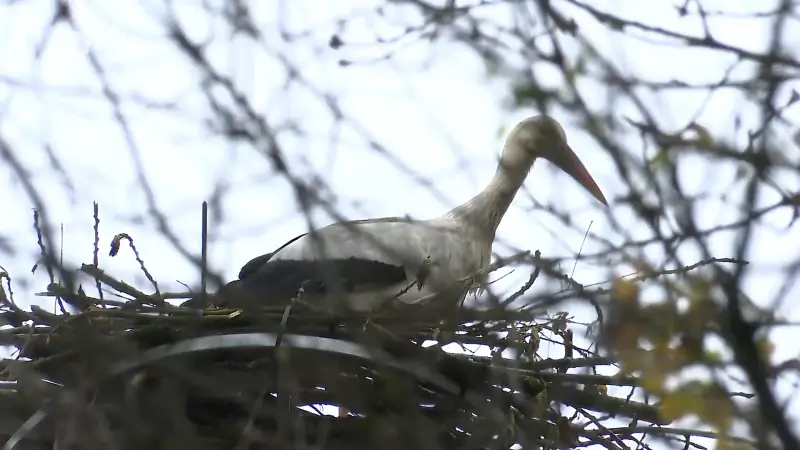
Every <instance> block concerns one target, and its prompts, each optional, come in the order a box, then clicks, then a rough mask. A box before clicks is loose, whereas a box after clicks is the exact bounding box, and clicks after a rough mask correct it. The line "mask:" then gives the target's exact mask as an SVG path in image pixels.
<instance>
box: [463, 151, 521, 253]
mask: <svg viewBox="0 0 800 450" xmlns="http://www.w3.org/2000/svg"><path fill="white" fill-rule="evenodd" d="M533 161H534V157H532V156H530V154H527V153H526V152H519V151H510V149H509V148H506V149H504V151H503V154H502V156H501V157H500V164H498V166H497V171H496V172H495V174H494V176H493V177H492V180H491V181H490V182H489V184H488V186H486V188H485V189H484V190H483V191H481V192H480V193H479V194H478V195H476V196H475V197H472V198H471V199H470V200H469V201H467V202H466V203H464V204H463V205H461V206H459V207H457V208H455V209H453V210H452V211H450V212H449V213H448V216H450V217H453V218H457V219H459V220H463V221H465V222H466V223H468V224H469V225H470V227H471V228H474V229H475V231H477V232H479V233H480V235H481V237H484V236H485V237H488V238H491V239H494V236H495V233H496V232H497V227H498V226H499V225H500V221H501V220H503V216H504V215H505V213H506V211H508V207H509V206H510V205H511V202H512V201H513V200H514V196H515V195H516V194H517V191H518V190H519V188H520V187H521V186H522V183H524V182H525V178H526V177H527V176H528V173H529V172H530V170H531V167H532V166H533Z"/></svg>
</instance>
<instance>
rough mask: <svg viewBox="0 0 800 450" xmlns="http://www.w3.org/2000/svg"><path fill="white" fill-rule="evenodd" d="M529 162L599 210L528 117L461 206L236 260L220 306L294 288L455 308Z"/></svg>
mask: <svg viewBox="0 0 800 450" xmlns="http://www.w3.org/2000/svg"><path fill="white" fill-rule="evenodd" d="M537 158H543V159H546V160H549V161H550V162H552V163H553V164H555V165H556V166H558V167H559V168H560V169H561V170H563V171H564V172H566V173H567V174H568V175H570V176H571V177H572V178H573V179H575V180H576V181H578V183H580V184H581V185H582V186H583V187H584V188H585V189H586V190H588V191H589V192H590V193H591V194H592V195H593V196H594V197H595V198H596V199H597V200H599V201H600V202H601V203H603V204H604V205H607V202H606V199H605V197H604V196H603V194H602V192H601V191H600V189H599V188H598V187H597V184H596V183H595V182H594V180H593V179H592V177H591V175H589V172H588V171H587V170H586V168H585V167H584V166H583V164H582V163H581V161H580V160H579V159H578V157H577V155H575V153H574V152H573V151H572V149H571V148H570V147H569V145H568V144H567V139H566V135H565V134H564V130H563V129H562V127H561V125H559V123H558V122H557V121H556V120H554V119H552V118H550V117H547V116H535V117H530V118H528V119H526V120H523V121H522V122H520V123H519V124H518V125H517V126H516V127H514V129H513V130H512V131H511V133H510V134H509V136H508V138H507V140H506V144H505V147H504V149H503V152H502V155H501V157H500V164H499V165H498V168H497V171H496V173H495V175H494V177H493V178H492V180H491V181H490V182H489V185H488V186H487V187H486V188H485V189H484V190H483V191H482V192H480V193H479V194H478V195H476V196H475V197H473V198H472V199H470V200H469V201H467V202H466V203H464V204H462V205H461V206H458V207H456V208H454V209H452V210H451V211H449V212H447V213H445V214H444V215H442V216H440V217H437V218H434V219H430V220H419V221H415V220H410V219H404V218H397V217H388V218H380V219H370V220H358V221H352V222H343V223H337V224H333V225H329V226H327V227H324V228H321V229H318V230H315V231H312V232H310V233H306V234H303V235H300V236H298V237H296V238H294V239H292V240H291V241H289V242H287V243H286V244H284V245H283V246H281V247H280V248H278V249H277V250H275V251H274V252H272V253H270V254H266V255H262V256H259V257H257V258H255V259H253V260H251V261H250V262H248V263H247V264H245V266H244V267H242V270H241V272H240V273H239V280H238V281H234V282H232V283H231V284H230V285H229V286H231V287H235V288H236V289H235V292H236V293H237V294H236V295H235V296H230V295H228V296H226V297H227V298H226V299H225V301H224V304H225V305H226V306H248V305H259V304H261V305H266V304H269V303H275V302H285V301H286V300H288V299H290V298H292V297H295V296H296V295H297V293H298V291H299V290H300V288H303V292H304V294H303V299H304V301H306V302H308V303H311V304H315V305H318V306H319V307H323V308H325V309H334V310H339V307H341V306H344V307H345V310H346V309H352V310H357V311H370V310H375V309H377V308H378V307H380V306H382V305H385V304H386V303H387V302H391V301H392V299H396V300H398V301H400V302H403V303H416V302H417V301H419V300H420V299H423V298H425V299H431V301H434V302H446V303H448V304H450V303H452V304H454V305H455V304H456V303H458V302H459V301H460V300H462V299H463V298H464V296H465V295H466V293H467V289H466V288H464V287H463V285H461V286H459V285H458V284H457V283H456V282H457V280H461V279H464V278H467V277H470V276H472V275H474V274H475V273H476V272H478V271H480V270H481V269H485V268H486V267H487V266H488V265H489V264H490V260H491V254H492V243H493V241H494V237H495V232H496V231H497V227H498V225H499V224H500V221H501V220H502V218H503V215H504V214H505V212H506V210H507V209H508V207H509V205H510V204H511V201H512V200H513V199H514V196H515V195H516V193H517V191H518V190H519V188H520V186H522V184H523V182H524V181H525V178H526V177H527V175H528V172H529V171H530V169H531V167H532V166H533V163H534V161H535V160H536V159H537ZM415 282H416V283H417V285H416V286H412V287H411V288H409V285H411V284H412V283H415ZM234 299H235V300H234Z"/></svg>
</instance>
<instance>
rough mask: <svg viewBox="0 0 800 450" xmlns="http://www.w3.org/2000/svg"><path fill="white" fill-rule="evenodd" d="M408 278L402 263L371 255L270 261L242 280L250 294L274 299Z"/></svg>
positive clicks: (344, 290) (389, 282) (350, 289)
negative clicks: (373, 259)
mask: <svg viewBox="0 0 800 450" xmlns="http://www.w3.org/2000/svg"><path fill="white" fill-rule="evenodd" d="M402 281H406V271H405V269H404V268H403V267H402V266H395V265H392V264H386V263H383V262H380V261H372V260H367V259H358V258H347V259H323V260H315V261H295V260H283V259H279V260H275V261H268V262H266V263H265V264H263V265H262V266H260V267H259V268H258V269H256V270H255V271H253V272H252V273H249V274H248V275H247V277H245V278H244V279H242V280H240V281H239V287H240V288H241V289H243V290H244V292H246V293H247V294H249V295H256V296H258V297H259V298H261V299H263V300H262V301H265V302H270V301H276V300H282V299H288V298H291V297H294V296H295V295H297V292H298V291H299V290H300V288H303V290H304V291H305V292H307V293H328V292H352V291H354V290H355V289H357V288H358V287H359V286H365V285H366V286H384V285H392V284H396V283H400V282H402Z"/></svg>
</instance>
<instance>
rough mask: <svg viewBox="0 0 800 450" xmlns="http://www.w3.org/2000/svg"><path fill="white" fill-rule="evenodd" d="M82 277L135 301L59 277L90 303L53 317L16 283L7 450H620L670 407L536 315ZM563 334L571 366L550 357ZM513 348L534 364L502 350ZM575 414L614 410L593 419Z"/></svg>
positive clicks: (5, 410)
mask: <svg viewBox="0 0 800 450" xmlns="http://www.w3.org/2000/svg"><path fill="white" fill-rule="evenodd" d="M81 270H82V271H83V272H84V273H86V274H89V275H91V276H92V277H94V278H95V279H96V280H98V282H102V283H103V284H105V285H106V287H107V289H108V288H109V287H111V288H115V289H117V290H120V291H121V292H123V293H126V294H128V295H130V296H131V297H132V300H130V301H128V302H124V303H122V302H109V301H108V300H102V299H100V298H93V297H90V296H88V295H87V294H86V293H85V292H83V290H82V289H78V290H76V293H72V292H70V290H69V289H66V288H64V287H62V286H59V285H51V286H50V289H49V290H48V293H47V294H46V295H51V296H54V297H58V299H59V300H60V301H66V302H68V303H70V304H71V305H82V306H81V309H82V311H83V312H80V313H74V314H52V313H49V312H47V311H44V310H43V309H40V308H36V307H34V308H33V309H32V310H31V311H30V312H28V311H23V310H21V309H20V308H18V307H17V306H15V304H14V303H13V302H12V301H11V298H10V297H9V288H10V285H8V284H6V285H5V286H4V288H3V290H2V291H0V292H2V293H0V296H2V297H0V301H2V303H3V305H4V306H3V309H4V312H3V315H4V316H5V319H6V321H7V322H8V323H10V324H13V325H12V326H11V327H7V328H6V329H3V330H0V343H2V344H3V345H5V346H11V347H15V348H16V349H17V350H18V356H17V357H16V358H15V359H13V360H12V359H7V360H5V361H4V362H3V372H2V373H3V379H4V380H6V381H5V382H4V384H3V386H2V387H3V390H2V392H0V394H2V395H0V411H2V415H3V417H2V420H0V433H2V435H3V437H2V438H3V440H4V441H6V442H7V444H6V447H5V448H6V449H9V448H16V449H38V448H53V445H54V443H58V446H59V447H58V448H66V447H67V446H68V447H69V448H120V449H122V448H124V449H128V448H131V449H132V448H136V449H138V448H142V449H144V448H147V449H155V448H163V449H173V448H175V449H177V448H181V449H184V448H203V449H205V448H209V449H212V448H213V449H216V448H219V449H223V448H225V449H228V448H230V449H232V448H242V449H258V448H265V449H266V448H270V449H273V448H307V447H314V448H320V449H322V448H324V449H348V450H353V449H360V448H376V446H379V447H380V448H398V449H417V448H425V449H436V448H443V449H444V448H447V449H450V448H465V449H467V448H498V449H507V448H509V447H511V446H513V445H514V444H520V445H522V446H523V447H524V448H575V447H582V446H589V445H592V444H602V445H605V444H607V445H608V446H609V448H620V447H619V446H618V445H617V444H616V443H617V442H619V443H621V442H622V441H623V440H625V439H627V437H626V436H625V435H620V434H615V432H614V431H613V430H610V429H609V428H606V427H605V426H604V425H602V421H603V419H604V418H608V417H619V418H630V419H634V420H637V421H639V422H638V423H639V427H640V428H641V427H642V426H643V425H642V424H643V423H647V425H648V426H652V425H654V424H659V423H662V421H661V420H660V419H659V417H658V414H657V411H656V410H655V409H654V407H652V406H650V405H646V404H643V403H637V402H632V401H630V400H628V399H625V398H617V397H614V396H610V395H608V393H607V391H606V386H607V385H635V384H636V383H635V381H634V380H630V379H626V378H621V377H607V376H602V375H596V374H593V371H592V370H590V369H593V368H595V367H597V366H601V365H608V364H612V363H613V361H612V360H610V359H609V358H605V357H600V356H596V355H592V354H589V353H588V352H585V351H583V350H581V349H578V348H576V347H575V345H574V344H573V343H572V338H571V332H570V331H569V329H568V327H564V326H559V325H558V324H556V323H552V322H550V321H544V322H542V321H540V322H538V323H536V322H535V321H534V320H533V318H532V317H531V314H530V313H524V312H519V311H517V312H514V311H508V310H484V311H478V310H469V309H463V308H462V309H459V310H458V311H455V312H452V313H451V314H447V315H441V314H438V315H437V317H436V319H426V318H424V317H422V318H420V317H419V315H411V314H408V315H404V314H392V315H391V316H389V315H384V316H381V315H373V316H371V317H355V316H351V317H348V318H347V319H346V320H341V319H336V320H333V321H332V319H331V317H329V316H326V315H323V314H320V313H315V312H313V311H311V310H307V309H304V308H302V307H296V308H294V309H293V310H292V311H291V313H290V314H287V311H286V309H284V308H264V309H262V310H258V311H241V310H220V309H216V310H213V309H212V310H206V311H198V310H194V309H189V308H185V307H177V306H172V305H170V304H168V303H166V302H165V301H164V297H171V296H170V295H167V294H159V295H157V296H156V295H145V294H143V293H141V292H139V291H136V290H135V289H133V288H132V287H130V286H129V285H127V284H125V283H122V282H120V281H117V280H114V279H112V278H110V277H108V276H107V275H106V274H104V273H103V272H102V271H101V270H100V269H98V268H97V267H96V266H94V265H84V266H83V267H82V269H81ZM172 297H175V296H172ZM114 303H116V304H114ZM545 333H547V334H545ZM548 336H549V337H548ZM553 336H556V337H558V339H557V340H558V341H559V342H560V343H561V344H562V345H564V348H565V352H564V354H565V357H563V358H560V359H542V358H539V357H537V356H536V353H537V349H538V347H539V345H540V343H541V342H542V341H543V340H545V339H552V337H553ZM445 345H449V346H451V347H452V346H453V345H462V346H476V345H479V346H484V347H486V348H490V349H495V352H494V353H493V354H492V355H494V356H492V355H489V356H476V355H474V354H471V353H469V352H460V353H458V352H448V351H445V350H444V349H443V348H442V347H443V346H445ZM506 349H510V350H514V353H515V354H517V355H519V356H518V357H516V358H508V357H501V356H500V353H501V350H506ZM506 353H508V352H506ZM581 372H583V373H581ZM323 405H336V406H339V407H340V408H341V410H340V413H339V414H330V413H328V414H326V413H325V408H326V406H323ZM564 406H566V407H571V410H570V411H574V410H582V411H595V412H598V413H600V414H599V415H591V414H590V415H588V417H595V418H596V420H594V421H593V422H594V423H588V422H586V421H581V420H576V418H575V416H576V415H574V414H572V413H571V412H566V411H568V409H567V408H564ZM327 408H330V407H329V406H328V407H327ZM342 411H344V412H342ZM581 417H587V416H586V415H582V416H581ZM612 438H613V440H614V442H611V439H612Z"/></svg>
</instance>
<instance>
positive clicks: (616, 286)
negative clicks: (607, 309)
mask: <svg viewBox="0 0 800 450" xmlns="http://www.w3.org/2000/svg"><path fill="white" fill-rule="evenodd" d="M611 295H612V298H613V299H614V300H616V301H619V302H624V303H638V301H639V286H638V285H637V284H636V283H635V282H633V281H629V280H625V279H623V278H617V279H615V280H614V281H613V282H612V284H611Z"/></svg>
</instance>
